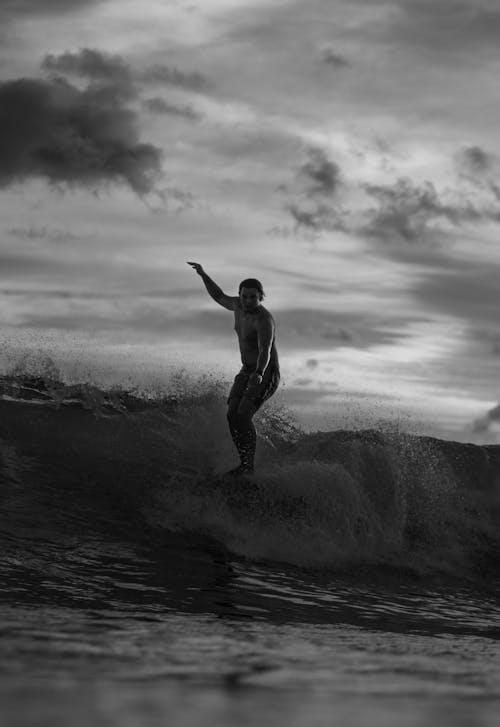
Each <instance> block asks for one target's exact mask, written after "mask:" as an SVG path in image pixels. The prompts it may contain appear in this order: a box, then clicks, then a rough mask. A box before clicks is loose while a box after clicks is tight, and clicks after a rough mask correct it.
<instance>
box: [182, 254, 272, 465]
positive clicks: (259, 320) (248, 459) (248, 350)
mask: <svg viewBox="0 0 500 727" xmlns="http://www.w3.org/2000/svg"><path fill="white" fill-rule="evenodd" d="M188 265H191V267H192V268H193V269H194V270H195V271H196V272H197V273H198V275H200V276H201V279H202V280H203V282H204V283H205V287H206V289H207V291H208V293H209V295H210V296H211V297H212V298H213V299H214V300H215V302H216V303H218V304H219V305H221V306H222V307H223V308H226V309H227V310H230V311H234V330H235V331H236V335H237V336H238V341H239V346H240V353H241V363H242V364H243V366H242V368H241V370H240V372H239V373H238V374H237V375H236V377H235V379H234V383H233V385H232V387H231V391H230V392H229V397H228V399H227V403H228V410H227V420H228V423H229V430H230V432H231V436H232V438H233V442H234V444H235V446H236V449H237V450H238V454H239V456H240V460H241V462H240V465H239V466H238V467H236V468H235V469H234V470H231V471H230V472H229V473H228V474H231V475H235V476H238V475H240V474H245V473H252V472H253V469H254V457H255V447H256V441H257V435H256V432H255V425H254V423H253V421H252V419H253V416H254V414H255V412H256V411H257V410H258V409H260V407H261V406H262V404H263V403H264V402H265V401H267V399H269V397H271V396H272V395H273V394H274V392H275V391H276V389H277V388H278V385H279V382H280V369H279V362H278V352H277V350H276V345H275V324H274V319H273V317H272V315H271V314H270V312H269V311H268V310H267V309H266V308H264V306H263V305H262V300H263V298H264V290H263V288H262V283H260V281H258V280H256V279H255V278H247V279H246V280H242V282H241V283H240V285H239V290H238V295H237V296H232V295H226V294H225V293H224V292H223V291H222V290H221V289H220V288H219V286H218V285H217V284H216V283H214V281H213V280H212V279H211V278H210V277H209V276H208V275H207V274H206V272H205V271H204V270H203V267H202V266H201V265H200V264H199V263H195V262H188Z"/></svg>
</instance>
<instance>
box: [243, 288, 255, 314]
mask: <svg viewBox="0 0 500 727" xmlns="http://www.w3.org/2000/svg"><path fill="white" fill-rule="evenodd" d="M240 301H241V305H242V307H243V310H245V311H254V310H256V309H257V308H258V307H259V305H260V294H259V291H258V290H257V288H242V289H241V291H240Z"/></svg>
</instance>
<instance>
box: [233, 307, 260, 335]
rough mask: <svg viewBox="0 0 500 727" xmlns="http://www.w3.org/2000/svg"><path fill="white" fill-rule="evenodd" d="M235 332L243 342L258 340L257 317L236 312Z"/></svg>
mask: <svg viewBox="0 0 500 727" xmlns="http://www.w3.org/2000/svg"><path fill="white" fill-rule="evenodd" d="M234 330H235V331H236V333H237V335H238V337H239V339H240V340H242V341H255V340H257V320H256V316H255V315H251V314H245V313H243V312H242V311H239V310H238V311H235V316H234Z"/></svg>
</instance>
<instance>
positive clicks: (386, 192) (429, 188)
mask: <svg viewBox="0 0 500 727" xmlns="http://www.w3.org/2000/svg"><path fill="white" fill-rule="evenodd" d="M363 189H364V190H365V192H366V193H367V194H368V195H369V196H370V197H372V198H374V199H375V200H376V202H377V207H375V208H374V209H372V210H368V211H367V213H366V216H367V217H368V221H367V222H366V224H364V225H363V228H362V230H363V232H365V233H366V234H368V235H372V236H375V237H380V238H396V239H400V240H404V241H405V242H419V241H420V242H421V241H425V240H428V239H429V238H430V237H436V236H437V235H438V234H439V233H440V232H442V231H443V228H442V223H443V222H445V223H448V224H451V225H453V226H459V225H461V224H462V223H466V222H481V221H483V222H484V221H495V222H498V221H499V220H500V208H499V207H498V205H496V204H495V205H493V206H491V205H488V206H483V207H482V208H480V207H477V206H474V205H473V204H472V202H470V201H469V200H468V199H466V198H464V197H463V196H462V195H460V194H459V193H458V192H455V193H454V194H451V195H450V199H449V201H445V200H444V199H443V197H442V196H440V195H439V194H438V192H437V191H436V188H435V187H434V185H433V184H432V182H424V183H423V184H420V185H418V184H415V183H413V182H412V181H411V180H410V179H407V178H400V179H398V180H397V182H396V183H395V184H392V185H375V184H365V185H363Z"/></svg>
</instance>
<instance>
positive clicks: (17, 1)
mask: <svg viewBox="0 0 500 727" xmlns="http://www.w3.org/2000/svg"><path fill="white" fill-rule="evenodd" d="M103 2H105V0H0V18H1V19H2V21H3V22H7V21H12V20H15V19H16V18H17V17H22V16H28V17H32V16H33V15H50V14H59V13H71V12H77V11H78V10H80V9H85V8H87V7H89V6H91V5H97V4H98V3H101V4H102V3H103Z"/></svg>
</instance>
